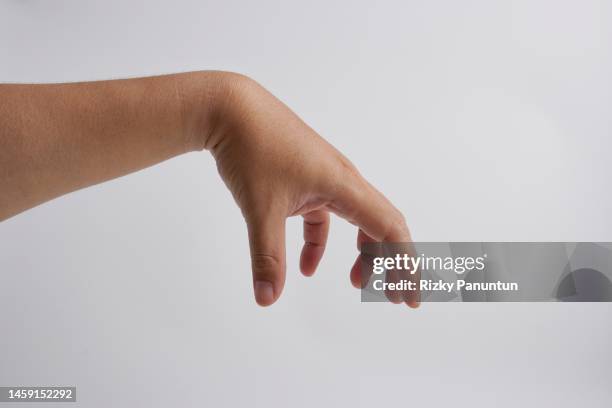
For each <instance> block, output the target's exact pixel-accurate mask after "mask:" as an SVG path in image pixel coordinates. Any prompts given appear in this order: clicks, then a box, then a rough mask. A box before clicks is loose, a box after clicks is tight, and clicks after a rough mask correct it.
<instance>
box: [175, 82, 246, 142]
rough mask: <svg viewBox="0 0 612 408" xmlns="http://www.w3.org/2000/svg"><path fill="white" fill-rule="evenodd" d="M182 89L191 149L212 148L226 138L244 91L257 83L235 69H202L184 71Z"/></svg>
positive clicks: (187, 136)
mask: <svg viewBox="0 0 612 408" xmlns="http://www.w3.org/2000/svg"><path fill="white" fill-rule="evenodd" d="M183 75H185V76H186V77H187V81H186V83H185V84H184V86H183V87H182V89H181V90H180V91H179V93H180V94H181V100H182V103H183V104H184V106H183V119H184V122H185V124H184V127H185V133H186V139H187V142H186V143H187V149H188V151H202V150H212V149H214V147H215V146H217V145H218V144H219V143H220V142H221V140H222V139H223V138H225V137H226V134H227V133H228V132H227V129H228V127H229V125H230V124H229V122H230V118H231V117H232V110H233V109H234V107H235V106H236V105H237V103H238V101H239V99H240V95H241V94H242V93H243V90H244V89H245V88H246V87H248V86H250V85H249V84H251V83H254V81H253V80H251V79H249V78H248V77H246V76H244V75H241V74H236V73H233V72H224V71H198V72H191V73H187V74H183Z"/></svg>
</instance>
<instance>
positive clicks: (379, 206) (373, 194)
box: [329, 175, 411, 242]
mask: <svg viewBox="0 0 612 408" xmlns="http://www.w3.org/2000/svg"><path fill="white" fill-rule="evenodd" d="M343 180H344V181H343V183H342V184H341V185H340V186H338V187H336V189H335V191H334V192H335V195H334V198H333V199H332V202H331V204H330V205H329V207H330V210H332V211H333V212H334V213H336V214H338V215H339V216H340V217H342V218H344V219H346V220H347V221H349V222H351V223H353V224H355V225H357V226H358V227H359V228H360V229H361V230H363V232H364V233H365V234H366V235H368V236H369V237H371V238H372V239H373V240H374V241H378V242H410V241H411V239H410V232H409V231H408V227H407V226H406V222H405V220H404V217H403V215H402V214H401V213H400V211H399V210H397V208H395V207H394V206H393V204H391V202H389V200H387V198H386V197H385V196H383V195H382V194H381V193H380V192H379V191H378V190H376V189H375V188H374V187H373V186H372V185H370V184H369V183H368V182H367V181H366V180H364V179H363V178H362V177H361V176H359V175H355V176H352V177H346V178H344V179H343Z"/></svg>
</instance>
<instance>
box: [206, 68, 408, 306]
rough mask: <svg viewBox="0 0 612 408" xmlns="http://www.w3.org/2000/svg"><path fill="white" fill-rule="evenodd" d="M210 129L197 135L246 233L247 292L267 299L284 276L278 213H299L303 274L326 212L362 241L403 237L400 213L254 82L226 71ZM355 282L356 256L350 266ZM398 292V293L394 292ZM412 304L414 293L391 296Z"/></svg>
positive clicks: (312, 261) (317, 255)
mask: <svg viewBox="0 0 612 408" xmlns="http://www.w3.org/2000/svg"><path fill="white" fill-rule="evenodd" d="M224 82H225V85H224V87H223V89H224V91H223V92H222V94H223V95H224V96H223V97H222V98H221V100H222V102H221V103H220V105H219V109H218V113H217V117H216V122H215V123H214V125H213V127H212V128H213V129H214V130H213V132H210V134H209V135H207V137H206V138H205V140H203V147H204V148H206V149H209V150H210V151H211V152H212V154H213V155H214V157H215V159H216V161H217V167H218V169H219V173H220V174H221V177H222V178H223V180H224V181H225V184H226V185H227V187H228V188H229V189H230V191H231V192H232V195H233V197H234V199H235V200H236V202H237V204H238V206H239V207H240V209H241V210H242V214H243V215H244V218H245V220H246V223H247V226H248V233H249V242H250V250H251V260H252V269H253V284H254V290H255V299H256V300H257V303H259V304H260V305H262V306H268V305H271V304H272V303H274V302H275V301H276V299H278V297H279V296H280V294H281V292H282V290H283V286H284V282H285V270H286V262H285V220H286V218H287V217H290V216H296V215H301V216H302V217H303V218H304V241H305V242H304V247H303V249H302V254H301V257H300V269H301V271H302V273H303V274H304V275H306V276H311V275H312V274H313V273H314V272H315V270H316V268H317V265H318V264H319V261H320V260H321V257H322V256H323V252H324V250H325V244H326V242H327V236H328V231H329V213H330V212H332V213H335V214H337V215H339V216H340V217H342V218H344V219H346V220H347V221H349V222H350V223H352V224H354V225H357V226H358V227H359V233H358V235H357V243H358V247H360V245H361V244H362V243H363V242H366V241H388V242H409V241H410V233H409V231H408V228H407V226H406V223H405V221H404V217H403V216H402V214H401V213H400V212H399V211H398V210H397V209H396V208H395V207H394V206H393V205H392V204H391V203H390V202H389V201H388V200H387V199H386V198H385V197H384V196H383V195H382V194H381V193H379V192H378V191H377V190H376V189H375V188H374V187H373V186H372V185H370V184H369V183H368V182H367V181H366V180H365V179H364V178H363V177H362V176H361V175H360V174H359V172H358V171H357V169H356V168H355V166H353V164H351V163H350V162H349V160H348V159H347V158H346V157H344V156H343V155H342V154H341V153H340V152H338V151H337V150H336V149H335V148H334V147H332V146H331V145H330V144H329V143H327V142H326V141H325V140H324V139H322V138H321V137H320V136H319V135H317V133H316V132H314V131H313V130H312V129H311V128H310V127H308V126H307V125H306V124H305V123H304V122H303V121H302V120H300V118H298V117H297V116H296V115H295V114H294V113H293V112H292V111H291V110H290V109H289V108H287V107H286V106H285V105H284V104H283V103H282V102H280V101H279V100H278V99H276V98H275V97H274V96H272V95H271V94H270V93H268V92H267V91H266V90H265V89H264V88H262V87H261V86H259V85H258V84H257V83H256V82H254V81H252V80H250V79H248V78H246V77H243V76H241V75H237V74H229V75H228V77H227V78H226V79H225V81H224ZM350 277H351V282H352V283H353V285H354V286H355V287H357V288H360V287H362V284H365V283H366V278H367V277H364V279H363V281H362V276H361V271H360V261H359V257H358V259H357V260H356V262H355V265H354V266H353V268H352V270H351V274H350ZM399 296H401V295H399ZM391 300H392V301H395V302H399V301H402V300H405V301H407V303H408V304H409V305H410V306H416V305H417V302H416V300H414V299H409V298H404V299H402V298H398V297H397V296H395V297H393V295H392V298H391Z"/></svg>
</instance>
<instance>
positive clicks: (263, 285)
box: [255, 281, 274, 306]
mask: <svg viewBox="0 0 612 408" xmlns="http://www.w3.org/2000/svg"><path fill="white" fill-rule="evenodd" d="M255 301H257V303H258V304H259V305H260V306H269V305H271V304H272V303H274V286H273V285H272V283H270V282H267V281H256V282H255Z"/></svg>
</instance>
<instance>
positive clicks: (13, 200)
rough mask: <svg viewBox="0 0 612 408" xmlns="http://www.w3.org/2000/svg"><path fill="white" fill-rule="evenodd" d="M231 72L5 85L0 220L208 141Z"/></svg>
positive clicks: (0, 98) (0, 101)
mask: <svg viewBox="0 0 612 408" xmlns="http://www.w3.org/2000/svg"><path fill="white" fill-rule="evenodd" d="M223 81H225V74H223V73H219V72H195V73H185V74H175V75H166V76H159V77H149V78H136V79H125V80H114V81H98V82H82V83H70V84H40V85H29V84H23V85H22V84H4V85H0V220H2V219H6V218H8V217H10V216H12V215H15V214H17V213H19V212H21V211H24V210H26V209H28V208H31V207H33V206H35V205H37V204H40V203H42V202H44V201H47V200H50V199H52V198H54V197H57V196H60V195H63V194H66V193H68V192H71V191H74V190H77V189H80V188H83V187H86V186H89V185H92V184H96V183H100V182H102V181H105V180H109V179H112V178H115V177H119V176H122V175H124V174H127V173H131V172H133V171H136V170H139V169H142V168H145V167H148V166H151V165H153V164H155V163H159V162H161V161H164V160H166V159H169V158H171V157H173V156H176V155H179V154H182V153H186V152H188V151H192V150H198V149H201V148H203V147H204V144H205V141H206V138H207V136H208V134H209V133H210V132H212V129H213V128H214V118H215V116H216V113H215V112H216V111H215V109H216V104H217V103H218V99H219V94H220V93H221V92H222V91H221V90H222V84H223Z"/></svg>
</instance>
